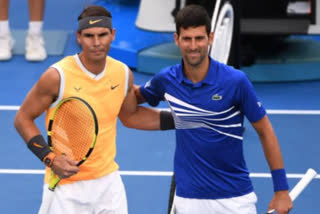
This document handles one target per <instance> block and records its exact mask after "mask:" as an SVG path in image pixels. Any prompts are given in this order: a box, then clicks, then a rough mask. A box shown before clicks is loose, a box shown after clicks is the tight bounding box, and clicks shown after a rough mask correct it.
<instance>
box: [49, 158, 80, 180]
mask: <svg viewBox="0 0 320 214" xmlns="http://www.w3.org/2000/svg"><path fill="white" fill-rule="evenodd" d="M77 164H78V162H77V161H74V160H72V159H71V158H69V157H67V156H65V155H61V156H56V157H55V159H54V160H53V163H52V166H51V169H52V170H53V172H54V173H55V174H56V175H58V176H59V177H60V178H61V179H63V178H69V177H71V176H72V175H75V174H76V173H78V172H79V167H78V166H77Z"/></svg>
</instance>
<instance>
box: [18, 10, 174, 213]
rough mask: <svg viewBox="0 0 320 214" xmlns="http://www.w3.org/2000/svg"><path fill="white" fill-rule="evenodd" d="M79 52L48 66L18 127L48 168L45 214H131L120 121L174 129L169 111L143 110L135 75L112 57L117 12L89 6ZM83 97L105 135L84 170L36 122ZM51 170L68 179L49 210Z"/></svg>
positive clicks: (80, 25)
mask: <svg viewBox="0 0 320 214" xmlns="http://www.w3.org/2000/svg"><path fill="white" fill-rule="evenodd" d="M78 22H79V23H78V30H77V41H78V43H79V44H80V45H81V47H82V51H81V53H79V54H75V55H73V56H67V57H65V58H64V59H62V60H61V61H59V62H57V63H55V64H54V65H52V66H51V67H50V68H48V69H47V70H46V71H45V72H44V73H43V75H42V76H41V78H40V79H39V80H38V82H37V83H36V84H35V85H34V86H33V88H32V89H31V90H30V92H29V93H28V95H27V97H26V98H25V101H24V102H23V104H22V105H21V108H20V110H19V111H18V113H17V115H16V118H15V127H16V129H17V131H18V132H19V134H20V135H21V136H22V138H23V139H24V141H25V142H26V143H27V145H28V148H29V149H30V150H31V151H32V152H33V153H34V154H35V155H36V156H37V157H38V158H39V159H40V160H41V161H44V163H45V164H46V166H47V168H46V175H45V184H44V191H43V199H42V205H41V207H40V211H39V213H40V214H53V213H68V214H72V213H100V214H103V213H109V214H110V213H112V214H127V213H128V211H127V200H126V194H125V189H124V186H123V183H122V180H121V178H120V175H119V173H118V165H117V163H116V162H115V156H116V142H115V140H116V121H117V118H118V117H119V118H120V120H121V122H122V123H123V124H124V125H125V126H127V127H132V128H136V129H145V130H158V129H163V130H164V129H171V128H174V123H173V119H172V117H171V114H170V113H168V112H163V111H162V112H160V111H157V110H154V109H151V108H145V107H141V106H137V100H136V96H135V94H134V90H133V75H132V72H131V71H130V69H129V68H128V67H127V66H126V65H125V64H124V63H122V62H120V61H118V60H115V59H113V58H111V57H109V56H107V54H108V52H109V50H110V45H111V42H112V41H113V40H114V38H115V29H113V28H112V19H111V14H110V12H109V11H107V10H106V9H105V8H103V7H100V6H89V7H87V8H86V9H85V10H84V11H83V12H82V13H81V14H80V16H79V18H78ZM71 96H77V97H80V98H83V99H84V100H86V101H87V102H88V103H89V104H90V105H91V106H92V107H93V109H94V111H95V112H96V115H97V118H98V125H99V134H98V138H97V139H98V140H97V143H96V146H95V148H94V150H93V152H92V154H91V155H90V157H89V158H88V160H87V161H86V162H85V163H84V164H83V165H81V167H80V168H79V167H78V166H76V165H77V162H76V161H74V160H72V159H71V158H70V157H68V156H56V155H55V154H54V153H53V152H51V150H50V148H49V147H48V145H47V143H46V142H45V140H44V138H43V136H42V135H41V133H40V131H39V129H38V127H37V126H36V124H35V122H34V121H35V119H36V118H37V117H39V116H40V115H41V114H42V113H43V112H45V111H46V124H48V118H50V115H51V114H52V112H53V111H54V109H55V108H56V105H57V104H58V103H59V101H61V100H62V99H64V98H67V97H71ZM51 171H53V172H55V173H56V174H57V175H58V176H59V177H60V178H62V180H61V182H60V183H59V185H58V187H57V188H56V189H55V192H54V198H53V200H52V202H51V203H50V207H49V211H47V210H43V207H44V204H46V197H47V195H48V194H50V193H49V192H48V191H50V190H48V184H47V183H48V180H49V175H50V173H51Z"/></svg>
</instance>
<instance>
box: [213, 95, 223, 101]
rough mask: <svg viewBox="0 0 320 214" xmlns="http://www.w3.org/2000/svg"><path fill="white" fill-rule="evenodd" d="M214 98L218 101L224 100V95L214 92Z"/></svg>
mask: <svg viewBox="0 0 320 214" xmlns="http://www.w3.org/2000/svg"><path fill="white" fill-rule="evenodd" d="M211 99H212V100H215V101H218V100H222V96H221V95H219V94H214V95H212V98H211Z"/></svg>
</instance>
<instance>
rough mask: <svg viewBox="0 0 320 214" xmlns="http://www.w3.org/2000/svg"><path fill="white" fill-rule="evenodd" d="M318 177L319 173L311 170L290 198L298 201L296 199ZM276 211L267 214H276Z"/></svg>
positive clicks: (297, 185) (294, 189)
mask: <svg viewBox="0 0 320 214" xmlns="http://www.w3.org/2000/svg"><path fill="white" fill-rule="evenodd" d="M316 176H317V172H316V171H315V170H314V169H311V168H309V169H308V170H307V172H306V174H304V175H303V177H302V178H301V180H300V181H299V182H298V183H297V184H296V185H295V186H294V187H293V189H292V190H291V191H290V193H289V196H290V198H291V200H292V202H293V201H294V200H296V198H297V197H298V196H299V195H300V193H301V192H302V191H303V190H304V189H305V188H306V187H307V186H308V184H309V183H310V182H311V181H312V179H313V178H314V177H316ZM274 212H275V210H274V209H272V210H269V211H268V212H267V213H266V214H270V213H274Z"/></svg>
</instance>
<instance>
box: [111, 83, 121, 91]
mask: <svg viewBox="0 0 320 214" xmlns="http://www.w3.org/2000/svg"><path fill="white" fill-rule="evenodd" d="M118 86H119V84H118V85H112V86H111V90H114V89H115V88H116V87H118Z"/></svg>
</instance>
